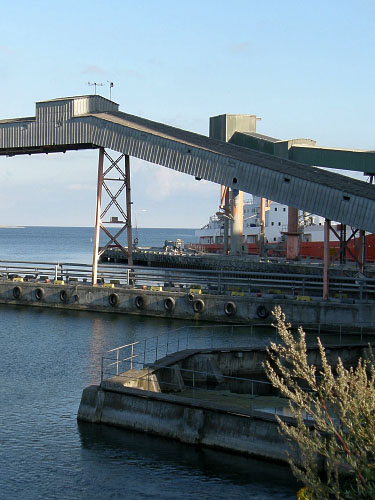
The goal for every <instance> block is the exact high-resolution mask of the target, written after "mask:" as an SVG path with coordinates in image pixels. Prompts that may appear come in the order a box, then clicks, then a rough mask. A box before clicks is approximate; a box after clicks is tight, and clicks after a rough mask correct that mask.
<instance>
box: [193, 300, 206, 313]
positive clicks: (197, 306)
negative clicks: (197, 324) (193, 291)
mask: <svg viewBox="0 0 375 500" xmlns="http://www.w3.org/2000/svg"><path fill="white" fill-rule="evenodd" d="M193 309H194V312H195V313H198V314H202V312H203V311H204V302H203V300H202V299H196V300H194V302H193Z"/></svg>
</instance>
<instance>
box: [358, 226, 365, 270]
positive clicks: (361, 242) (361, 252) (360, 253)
mask: <svg viewBox="0 0 375 500" xmlns="http://www.w3.org/2000/svg"><path fill="white" fill-rule="evenodd" d="M365 262H366V233H365V231H363V230H362V229H361V230H360V232H359V245H358V266H359V271H360V272H361V273H363V271H364V267H365Z"/></svg>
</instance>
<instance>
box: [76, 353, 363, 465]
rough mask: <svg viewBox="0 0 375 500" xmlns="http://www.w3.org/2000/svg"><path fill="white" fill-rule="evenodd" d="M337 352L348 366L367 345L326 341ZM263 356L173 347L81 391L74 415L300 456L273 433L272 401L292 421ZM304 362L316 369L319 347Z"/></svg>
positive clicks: (332, 357)
mask: <svg viewBox="0 0 375 500" xmlns="http://www.w3.org/2000/svg"><path fill="white" fill-rule="evenodd" d="M338 356H340V357H341V359H342V361H343V363H344V365H345V366H346V367H349V366H353V365H355V364H356V362H357V360H358V358H359V357H360V356H361V357H367V356H368V349H367V348H366V346H330V348H329V350H327V358H328V360H329V362H330V363H332V364H335V363H336V362H337V358H338ZM266 357H267V352H266V350H265V349H264V348H261V349H254V348H241V349H239V348H236V349H234V348H232V349H204V350H198V349H197V350H185V351H181V352H177V353H173V354H171V355H169V356H167V357H165V358H163V359H160V360H158V361H156V362H155V363H153V364H149V365H144V366H140V367H139V369H134V367H133V368H132V369H131V370H128V371H126V372H123V373H119V374H118V375H115V376H112V377H109V378H108V379H106V380H102V382H101V384H100V386H89V387H87V388H86V389H84V391H83V394H82V399H81V404H80V407H79V410H78V419H79V420H81V421H85V422H91V423H96V424H100V423H102V424H107V425H112V426H116V427H124V428H127V429H132V430H136V431H141V432H146V433H151V434H157V435H160V436H163V437H167V438H171V439H176V440H179V441H182V442H184V443H189V444H194V445H204V446H209V447H212V448H217V449H221V450H225V451H230V452H235V453H241V454H246V455H250V456H255V457H260V458H263V459H268V460H274V461H286V460H287V455H286V451H287V450H288V451H289V453H291V454H292V456H293V457H294V459H295V460H296V461H298V460H299V454H298V451H297V450H296V449H295V448H292V449H290V447H289V445H288V444H287V442H286V440H285V439H284V438H283V436H281V435H280V433H279V432H278V424H277V421H276V419H275V416H274V414H273V411H274V409H273V408H272V405H276V404H277V405H278V408H277V410H278V411H277V412H278V414H279V415H282V418H283V419H285V420H286V421H287V422H288V423H290V424H293V422H294V421H293V419H292V418H290V417H289V416H288V403H287V400H285V399H284V398H279V397H278V394H277V391H276V390H275V389H274V388H273V387H272V385H271V384H270V383H269V382H266V379H265V374H264V369H263V366H262V363H263V362H264V361H265V359H266ZM309 360H310V361H311V362H312V363H314V364H315V365H316V366H318V369H319V362H320V358H319V354H318V350H317V348H311V349H309ZM275 411H276V409H275ZM307 424H308V425H310V424H311V425H312V422H311V421H310V422H309V421H307Z"/></svg>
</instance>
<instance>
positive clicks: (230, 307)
mask: <svg viewBox="0 0 375 500" xmlns="http://www.w3.org/2000/svg"><path fill="white" fill-rule="evenodd" d="M224 312H225V314H226V315H227V316H234V315H235V314H236V312H237V304H235V302H227V303H226V304H225V306H224Z"/></svg>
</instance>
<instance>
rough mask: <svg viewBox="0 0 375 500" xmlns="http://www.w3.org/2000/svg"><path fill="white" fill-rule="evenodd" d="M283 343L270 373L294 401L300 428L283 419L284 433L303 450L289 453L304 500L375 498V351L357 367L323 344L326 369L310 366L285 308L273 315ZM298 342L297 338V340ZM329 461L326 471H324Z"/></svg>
mask: <svg viewBox="0 0 375 500" xmlns="http://www.w3.org/2000/svg"><path fill="white" fill-rule="evenodd" d="M273 315H274V317H275V320H276V322H275V325H274V326H275V327H276V328H277V331H278V334H279V336H280V338H281V343H278V344H277V343H274V342H272V343H271V344H270V347H269V348H268V353H269V357H270V359H269V361H268V362H266V363H265V369H266V373H267V376H268V378H269V380H270V381H271V382H272V384H273V386H274V387H276V388H277V389H279V391H280V393H281V395H282V396H284V397H285V398H288V400H289V407H290V411H291V413H292V415H293V417H294V418H295V424H290V423H289V424H288V423H286V422H285V421H283V420H282V419H281V418H280V417H277V419H278V422H279V425H280V431H281V432H282V433H283V434H284V435H285V436H286V437H287V438H288V439H289V440H290V442H291V443H292V445H293V444H294V447H295V446H297V448H298V449H299V455H300V458H299V459H298V460H296V459H295V458H293V456H294V457H295V454H294V455H293V456H292V454H289V463H290V465H291V468H292V471H293V473H294V475H295V476H296V477H297V478H298V479H299V480H300V481H301V482H302V483H303V484H304V485H305V487H306V488H304V498H310V499H319V500H323V499H331V498H335V499H362V498H363V499H365V498H366V499H370V498H371V499H375V359H374V356H373V354H372V351H371V348H370V346H369V348H368V349H364V356H363V358H364V359H363V358H361V359H359V360H358V363H357V365H356V366H355V367H350V368H345V367H344V365H343V363H342V361H341V359H340V358H338V362H337V365H336V366H335V367H332V366H330V364H329V363H328V361H327V356H326V352H325V349H324V347H323V345H322V343H321V341H320V339H319V338H318V339H317V342H318V349H319V355H320V367H319V368H318V367H317V366H314V365H313V364H311V363H309V360H308V353H307V344H306V336H305V333H304V331H303V329H302V328H301V327H299V329H298V334H296V335H295V336H294V335H293V333H292V331H291V325H290V324H289V323H286V319H285V315H284V313H283V312H282V310H281V308H280V307H277V308H276V309H275V310H274V311H273ZM295 337H296V338H295ZM322 462H323V466H322Z"/></svg>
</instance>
